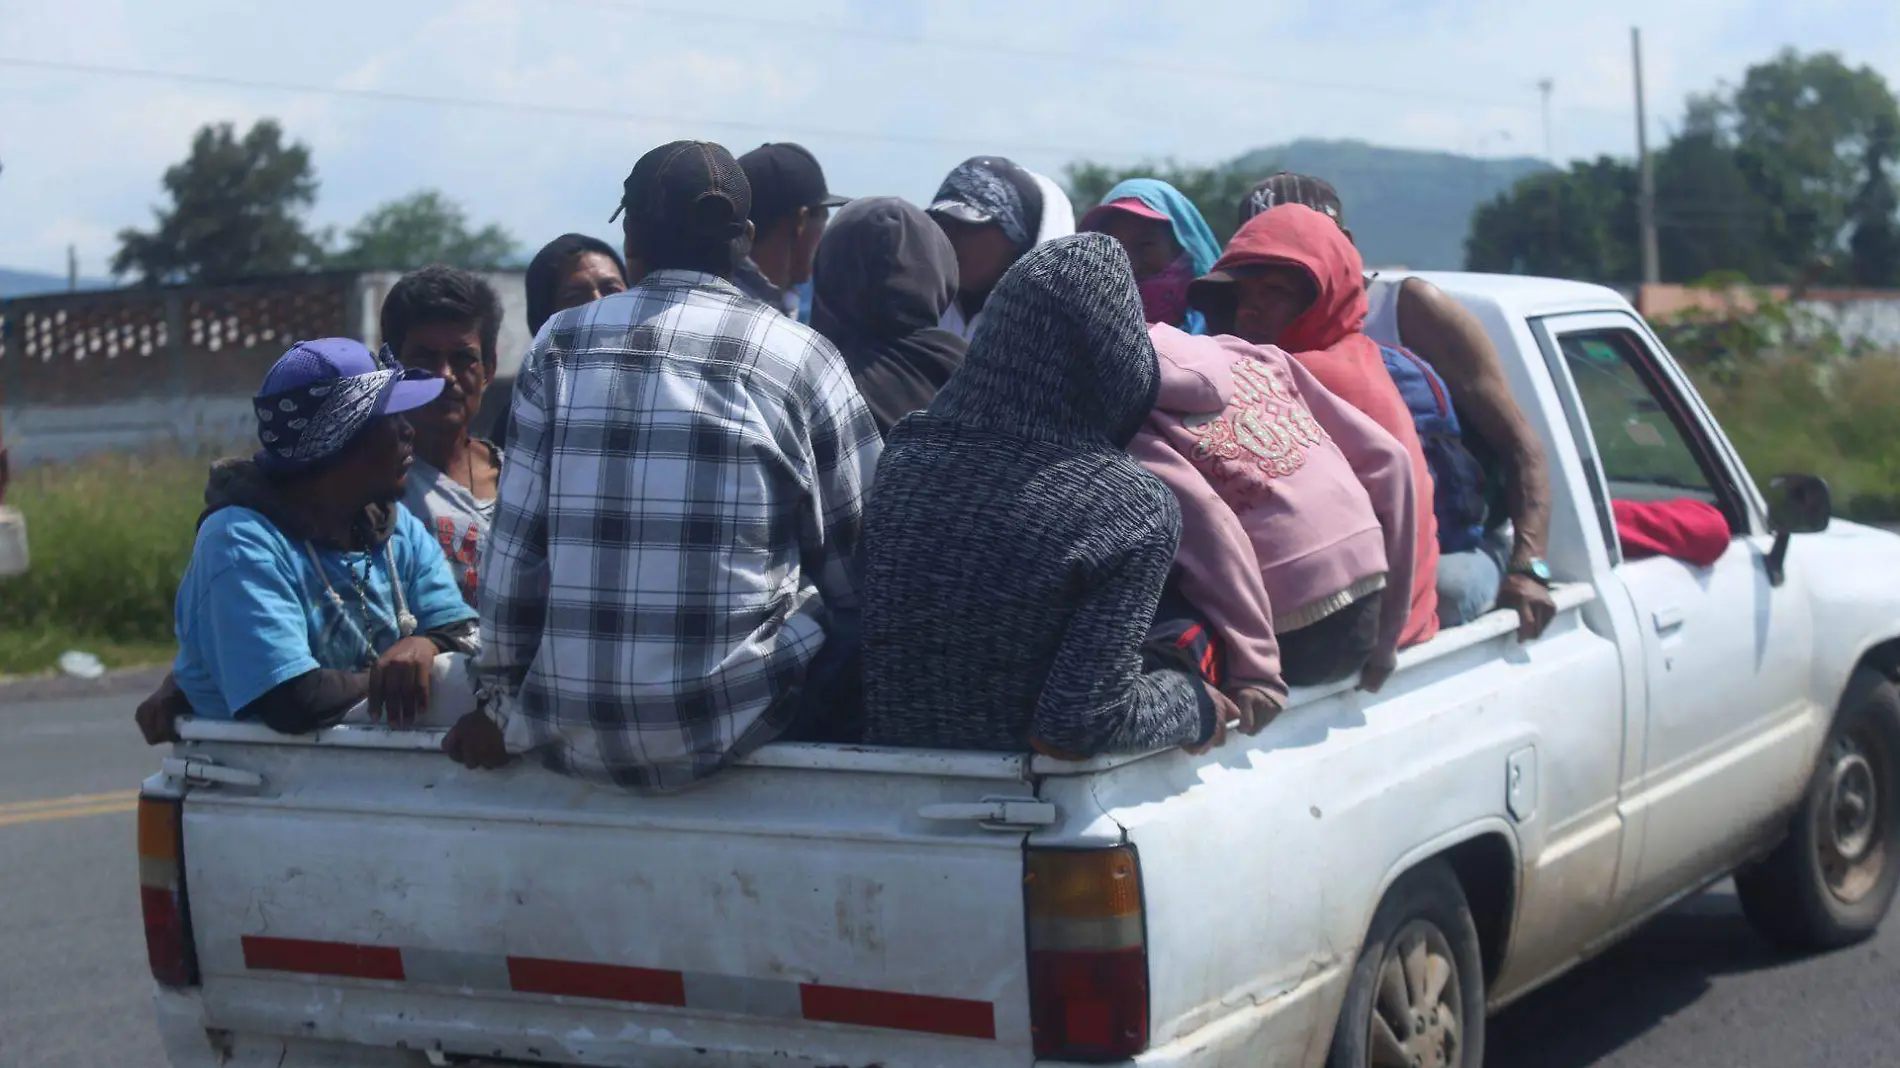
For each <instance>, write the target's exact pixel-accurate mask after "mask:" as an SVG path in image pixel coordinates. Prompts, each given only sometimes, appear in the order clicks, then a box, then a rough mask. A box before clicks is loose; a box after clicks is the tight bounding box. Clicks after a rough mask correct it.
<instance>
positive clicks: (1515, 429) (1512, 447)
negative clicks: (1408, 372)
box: [1398, 278, 1557, 641]
mask: <svg viewBox="0 0 1900 1068" xmlns="http://www.w3.org/2000/svg"><path fill="white" fill-rule="evenodd" d="M1398 303H1399V309H1398V311H1399V334H1400V336H1401V337H1403V338H1404V339H1405V345H1406V347H1407V348H1409V349H1411V350H1412V351H1413V352H1416V353H1418V354H1419V355H1420V356H1422V357H1424V358H1425V359H1426V360H1428V361H1430V363H1431V365H1432V367H1433V369H1434V370H1436V371H1437V372H1438V374H1439V377H1441V378H1443V379H1444V380H1445V385H1446V387H1447V388H1449V389H1450V390H1451V398H1452V401H1453V403H1455V404H1456V405H1457V407H1458V414H1459V415H1460V416H1461V417H1462V418H1465V419H1468V420H1470V421H1471V424H1472V426H1474V427H1476V428H1477V430H1478V433H1479V434H1481V435H1483V436H1484V440H1485V441H1487V442H1489V443H1490V444H1491V447H1492V448H1493V449H1495V450H1496V451H1497V453H1498V455H1499V457H1500V458H1501V459H1502V461H1503V463H1504V466H1505V479H1504V506H1505V510H1506V512H1508V513H1509V515H1510V517H1511V526H1512V528H1513V533H1514V538H1515V540H1514V542H1513V544H1512V546H1511V559H1510V561H1509V562H1508V563H1509V566H1508V567H1507V568H1506V574H1505V576H1504V578H1503V580H1502V581H1501V582H1500V583H1499V584H1498V604H1499V605H1500V606H1502V607H1508V608H1511V609H1513V610H1515V611H1516V612H1517V619H1518V629H1517V635H1518V638H1519V639H1520V640H1526V641H1527V640H1529V639H1531V638H1535V637H1537V636H1538V635H1539V634H1542V633H1543V632H1544V628H1545V627H1547V626H1549V625H1550V621H1551V619H1552V618H1553V617H1555V616H1556V614H1557V606H1556V603H1555V602H1554V601H1552V600H1551V597H1550V591H1549V590H1548V589H1545V588H1544V586H1543V584H1542V583H1539V582H1538V581H1536V580H1535V579H1533V578H1531V577H1530V576H1528V575H1524V574H1517V573H1513V572H1514V570H1515V569H1517V568H1520V567H1523V566H1525V565H1528V564H1529V563H1530V561H1531V560H1533V559H1537V558H1541V557H1542V556H1543V555H1544V549H1545V545H1546V541H1547V538H1548V535H1549V533H1550V469H1549V466H1548V463H1547V461H1546V459H1545V456H1544V447H1543V444H1542V443H1541V442H1539V441H1538V440H1537V435H1536V434H1535V433H1534V432H1533V431H1532V430H1531V425H1530V420H1529V419H1526V418H1525V416H1524V410H1523V409H1522V408H1519V407H1518V405H1517V401H1516V399H1515V398H1513V397H1512V396H1511V385H1510V382H1509V381H1507V380H1506V379H1505V377H1504V365H1503V364H1502V363H1501V362H1500V361H1499V359H1498V351H1497V348H1496V347H1495V346H1493V345H1492V344H1491V338H1490V336H1489V335H1487V334H1486V333H1485V332H1484V324H1483V323H1480V322H1479V321H1478V317H1477V316H1475V315H1473V314H1471V312H1470V311H1469V310H1468V309H1466V308H1465V306H1464V305H1462V304H1460V303H1458V302H1457V301H1456V300H1453V299H1452V298H1451V297H1449V296H1447V295H1446V294H1445V292H1444V290H1441V289H1439V288H1438V287H1437V286H1435V285H1432V284H1431V283H1430V282H1427V281H1425V280H1424V279H1422V278H1407V279H1405V280H1404V281H1403V282H1401V283H1400V284H1399V302H1398Z"/></svg>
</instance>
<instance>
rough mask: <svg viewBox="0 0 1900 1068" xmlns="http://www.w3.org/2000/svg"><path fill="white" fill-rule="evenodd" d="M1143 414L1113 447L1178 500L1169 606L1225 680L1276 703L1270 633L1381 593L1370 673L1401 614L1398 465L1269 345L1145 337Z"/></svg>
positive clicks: (1393, 450) (1405, 596)
mask: <svg viewBox="0 0 1900 1068" xmlns="http://www.w3.org/2000/svg"><path fill="white" fill-rule="evenodd" d="M1148 334H1149V336H1150V337H1151V338H1152V339H1153V340H1154V345H1155V351H1156V352H1157V353H1158V354H1159V356H1160V364H1161V389H1160V393H1159V395H1158V396H1157V398H1156V400H1155V407H1154V411H1153V412H1151V413H1150V414H1149V417H1148V421H1147V423H1146V424H1144V426H1143V427H1142V430H1141V432H1140V433H1139V434H1137V435H1136V437H1135V440H1134V443H1133V444H1131V445H1130V446H1129V448H1128V451H1129V453H1130V455H1132V456H1134V458H1135V459H1137V460H1139V461H1140V462H1141V464H1142V466H1144V467H1146V468H1147V469H1148V470H1149V471H1150V472H1152V473H1153V474H1154V475H1155V476H1156V477H1158V478H1160V479H1161V480H1162V481H1163V482H1166V483H1167V484H1168V488H1169V489H1171V490H1173V491H1174V495H1175V497H1176V498H1178V499H1179V500H1180V502H1181V547H1180V550H1179V551H1178V552H1177V554H1176V556H1175V566H1176V569H1177V573H1178V574H1179V577H1180V584H1181V593H1182V595H1183V596H1184V597H1186V598H1187V599H1188V601H1189V602H1190V603H1191V604H1193V605H1194V606H1195V607H1196V608H1197V609H1199V610H1200V611H1201V612H1202V613H1204V614H1205V615H1206V617H1207V621H1208V623H1210V624H1211V625H1212V626H1213V627H1214V629H1215V631H1216V632H1217V633H1218V634H1219V635H1220V637H1221V638H1222V639H1223V640H1224V641H1225V643H1226V654H1227V669H1228V675H1229V677H1231V678H1232V679H1233V680H1234V681H1235V682H1236V683H1245V682H1253V683H1257V684H1265V685H1266V687H1267V688H1268V689H1270V690H1272V691H1273V692H1274V693H1276V694H1280V695H1284V694H1285V692H1286V685H1285V683H1284V682H1283V681H1282V680H1281V678H1280V650H1279V643H1278V642H1277V641H1276V640H1275V638H1274V622H1275V618H1276V616H1277V617H1278V619H1279V621H1280V625H1281V627H1282V628H1283V629H1285V630H1289V631H1290V630H1295V629H1297V628H1299V627H1302V626H1305V625H1307V624H1310V623H1314V622H1317V621H1318V620H1320V619H1323V618H1325V616H1327V615H1328V614H1330V613H1331V612H1334V611H1338V610H1339V609H1340V608H1343V607H1345V606H1346V605H1348V604H1351V603H1352V602H1353V601H1356V600H1358V599H1359V597H1361V596H1371V593H1370V592H1369V591H1371V590H1374V589H1380V587H1381V583H1383V590H1382V592H1380V593H1379V594H1378V596H1380V597H1382V598H1383V603H1382V604H1381V606H1380V609H1381V614H1380V618H1379V641H1378V645H1377V647H1376V651H1375V652H1374V653H1373V659H1374V661H1375V662H1381V663H1385V664H1390V663H1391V662H1392V661H1393V659H1394V658H1395V657H1396V656H1397V653H1398V646H1399V635H1400V633H1401V632H1402V631H1403V630H1404V629H1405V621H1406V615H1407V613H1408V612H1409V611H1410V609H1411V596H1412V594H1411V591H1412V563H1413V561H1412V541H1413V536H1414V531H1413V529H1412V525H1413V522H1414V520H1413V505H1414V502H1413V499H1412V495H1413V490H1412V467H1411V458H1410V457H1409V456H1408V455H1407V453H1406V451H1405V448H1404V446H1402V445H1400V444H1399V442H1398V439H1396V438H1394V437H1393V436H1392V435H1391V434H1388V433H1386V431H1385V430H1384V429H1383V428H1381V427H1380V426H1379V424H1377V423H1375V422H1373V421H1372V420H1371V419H1370V418H1368V417H1367V416H1366V415H1365V414H1364V413H1362V412H1360V411H1359V410H1358V409H1357V408H1354V407H1353V406H1352V405H1350V404H1347V403H1346V402H1345V401H1342V400H1340V399H1339V398H1338V397H1336V396H1334V395H1333V394H1332V393H1331V392H1329V391H1328V390H1327V389H1326V387H1324V386H1322V385H1320V384H1319V380H1318V379H1316V378H1314V377H1313V374H1312V372H1310V371H1308V370H1307V369H1306V368H1304V367H1302V366H1300V364H1299V363H1297V362H1295V361H1294V360H1293V359H1292V358H1290V357H1289V356H1288V355H1287V354H1286V353H1285V352H1282V351H1281V350H1279V349H1277V348H1274V347H1273V346H1271V345H1252V344H1249V343H1247V342H1245V341H1242V340H1240V339H1239V338H1236V337H1197V336H1194V335H1190V334H1186V333H1183V332H1182V331H1180V330H1177V329H1175V328H1174V327H1172V326H1167V325H1157V326H1153V327H1150V328H1149V331H1148Z"/></svg>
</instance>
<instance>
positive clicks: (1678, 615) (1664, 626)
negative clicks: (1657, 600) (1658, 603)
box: [1649, 604, 1688, 635]
mask: <svg viewBox="0 0 1900 1068" xmlns="http://www.w3.org/2000/svg"><path fill="white" fill-rule="evenodd" d="M1649 618H1650V622H1652V623H1654V624H1655V626H1656V633H1657V634H1663V635H1668V634H1674V633H1675V632H1676V631H1679V630H1681V629H1682V625H1683V624H1684V623H1687V622H1688V616H1687V615H1686V614H1684V613H1683V611H1682V609H1681V607H1679V606H1677V605H1673V604H1672V605H1666V606H1664V607H1662V608H1658V609H1656V611H1654V612H1653V613H1651V614H1650V617H1649Z"/></svg>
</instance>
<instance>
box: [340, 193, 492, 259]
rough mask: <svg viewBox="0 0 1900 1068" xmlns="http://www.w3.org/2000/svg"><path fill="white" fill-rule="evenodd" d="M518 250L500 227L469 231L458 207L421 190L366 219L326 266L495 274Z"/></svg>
mask: <svg viewBox="0 0 1900 1068" xmlns="http://www.w3.org/2000/svg"><path fill="white" fill-rule="evenodd" d="M516 247H517V246H516V244H515V239H514V238H513V237H511V236H509V235H508V233H507V232H506V231H504V230H503V229H502V228H501V227H499V226H494V225H489V226H485V227H483V228H481V229H480V230H476V231H473V232H471V231H470V230H469V225H468V214H467V213H466V212H464V211H463V210H462V208H461V206H460V205H458V204H456V203H455V202H454V201H452V200H449V199H448V198H447V197H444V196H443V195H442V194H441V193H439V192H437V191H435V190H433V189H424V190H422V191H420V192H416V193H412V194H410V195H409V196H406V197H404V198H402V199H401V200H392V201H390V202H389V203H387V204H384V205H382V206H380V207H377V208H375V209H373V210H372V211H370V212H369V213H368V214H367V215H364V216H363V218H362V219H361V220H360V221H359V222H357V224H356V225H355V226H353V227H351V228H350V231H349V233H347V234H345V235H344V247H343V249H342V251H340V252H338V253H337V254H336V255H335V256H333V257H331V259H330V261H329V262H330V265H331V266H335V267H351V268H357V269H363V270H394V271H413V270H415V269H416V268H418V267H424V266H427V265H428V264H431V263H446V264H448V265H449V266H451V267H462V268H466V269H469V270H494V269H495V268H497V267H500V266H501V265H502V264H503V263H505V262H506V261H507V260H508V259H509V258H510V257H512V256H513V255H514V254H515V249H516Z"/></svg>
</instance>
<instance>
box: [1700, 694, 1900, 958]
mask: <svg viewBox="0 0 1900 1068" xmlns="http://www.w3.org/2000/svg"><path fill="white" fill-rule="evenodd" d="M1735 886H1736V889H1737V891H1738V893H1739V896H1740V898H1741V903H1742V911H1743V912H1744V913H1745V914H1746V915H1747V916H1748V919H1749V922H1750V923H1751V924H1753V925H1754V927H1755V929H1756V930H1757V931H1759V932H1761V934H1762V935H1763V936H1764V937H1766V938H1767V939H1769V940H1770V941H1772V942H1774V943H1776V944H1777V945H1780V946H1783V947H1785V948H1788V949H1792V950H1797V951H1801V952H1815V951H1820V950H1828V949H1836V948H1839V947H1841V946H1846V945H1852V944H1853V943H1855V942H1859V941H1862V940H1863V939H1866V938H1869V937H1871V936H1872V935H1873V933H1874V932H1875V931H1876V930H1877V929H1878V928H1879V927H1880V921H1881V920H1882V919H1883V918H1884V917H1885V916H1886V914H1887V909H1888V907H1889V906H1890V905H1891V904H1892V903H1893V897H1894V891H1895V890H1896V888H1900V689H1896V687H1895V686H1894V684H1893V683H1892V682H1890V681H1888V680H1887V679H1886V678H1884V677H1882V676H1881V675H1880V674H1879V673H1877V672H1875V671H1872V670H1869V669H1866V668H1862V669H1859V670H1857V671H1855V672H1854V676H1853V678H1852V679H1851V680H1849V682H1848V686H1847V694H1846V696H1845V697H1844V698H1843V699H1842V701H1841V709H1840V712H1839V714H1838V715H1837V716H1836V717H1835V722H1834V727H1833V729H1832V730H1830V731H1829V732H1828V738H1827V744H1826V745H1825V747H1824V748H1823V749H1822V751H1821V758H1820V762H1819V765H1818V766H1817V767H1816V768H1815V771H1814V778H1813V779H1812V780H1811V781H1810V782H1809V783H1808V792H1807V794H1806V796H1805V797H1804V798H1803V800H1802V803H1801V809H1800V811H1799V812H1798V813H1797V814H1796V816H1795V821H1794V827H1793V829H1792V830H1791V832H1790V833H1789V835H1788V839H1787V841H1785V842H1783V843H1782V844H1781V845H1780V846H1779V847H1778V848H1776V850H1775V851H1774V852H1773V853H1771V854H1769V855H1768V856H1767V857H1766V858H1765V859H1763V860H1762V861H1760V862H1759V863H1756V864H1753V865H1750V866H1749V867H1748V868H1745V869H1743V870H1742V871H1740V872H1737V873H1736V875H1735Z"/></svg>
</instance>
